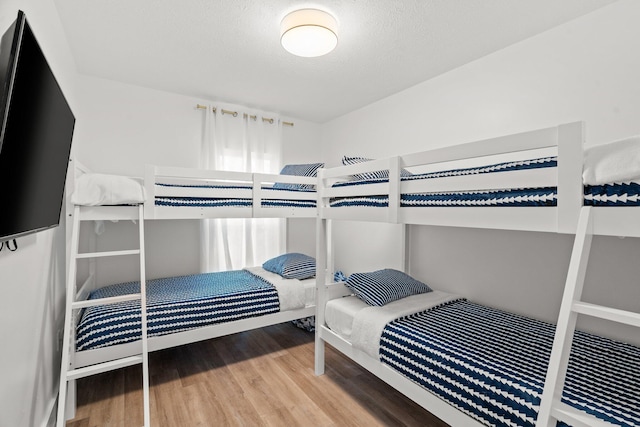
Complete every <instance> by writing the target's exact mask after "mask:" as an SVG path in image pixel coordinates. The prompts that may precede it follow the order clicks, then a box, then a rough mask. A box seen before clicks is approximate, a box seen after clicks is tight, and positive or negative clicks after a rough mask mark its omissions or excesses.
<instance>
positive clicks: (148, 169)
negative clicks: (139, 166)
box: [144, 165, 156, 219]
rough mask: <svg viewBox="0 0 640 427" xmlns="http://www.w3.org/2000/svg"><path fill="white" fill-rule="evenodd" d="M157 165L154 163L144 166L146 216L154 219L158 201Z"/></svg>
mask: <svg viewBox="0 0 640 427" xmlns="http://www.w3.org/2000/svg"><path fill="white" fill-rule="evenodd" d="M155 175H156V167H155V166H154V165H145V166H144V193H145V198H144V217H145V218H147V219H152V218H153V217H154V216H155V214H154V207H155V201H156V183H155V180H156V177H155Z"/></svg>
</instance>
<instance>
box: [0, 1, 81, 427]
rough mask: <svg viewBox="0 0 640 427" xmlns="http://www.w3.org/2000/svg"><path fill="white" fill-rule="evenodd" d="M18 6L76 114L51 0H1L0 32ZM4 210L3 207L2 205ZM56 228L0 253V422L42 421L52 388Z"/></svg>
mask: <svg viewBox="0 0 640 427" xmlns="http://www.w3.org/2000/svg"><path fill="white" fill-rule="evenodd" d="M18 9H21V10H23V11H24V12H25V13H26V15H27V19H28V21H29V24H30V25H31V27H32V29H33V32H34V33H35V36H36V38H37V39H38V42H39V44H40V46H41V47H42V49H43V51H44V53H45V55H46V57H47V60H48V62H49V65H50V66H51V68H52V70H53V72H54V74H55V75H56V78H57V80H58V83H59V84H60V86H61V87H62V90H63V92H64V94H65V96H66V98H67V101H68V102H69V104H70V105H71V108H72V110H73V111H74V114H75V116H76V120H80V111H79V109H78V103H77V100H76V91H75V79H76V72H75V63H74V61H73V58H72V56H71V53H70V51H69V48H68V44H67V41H66V38H65V36H64V33H63V31H62V28H61V24H60V21H59V19H58V13H57V10H56V9H55V6H54V4H53V1H51V0H39V1H29V2H26V1H20V0H3V1H2V2H0V33H4V31H5V30H6V29H7V28H8V27H9V26H10V25H11V23H12V22H13V20H14V19H15V18H16V16H17V12H18ZM4 208H10V207H4ZM64 236H65V229H64V221H62V226H60V227H58V228H56V229H53V230H48V231H43V232H40V233H37V234H35V235H30V236H27V237H23V238H20V239H18V246H19V249H18V250H17V251H16V252H8V251H7V250H6V249H5V250H3V251H2V252H1V253H0V283H2V285H3V286H2V298H0V341H1V342H2V351H1V352H0V378H2V381H1V382H0V425H2V426H25V427H32V426H44V425H46V424H47V422H49V421H52V419H50V416H51V414H52V410H53V408H54V404H55V400H56V397H57V393H58V383H57V382H58V376H59V372H60V348H59V342H58V337H59V331H60V330H61V329H62V322H63V313H64V282H65V264H66V263H65V243H64V238H65V237H64Z"/></svg>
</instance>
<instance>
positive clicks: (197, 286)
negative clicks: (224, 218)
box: [76, 270, 280, 351]
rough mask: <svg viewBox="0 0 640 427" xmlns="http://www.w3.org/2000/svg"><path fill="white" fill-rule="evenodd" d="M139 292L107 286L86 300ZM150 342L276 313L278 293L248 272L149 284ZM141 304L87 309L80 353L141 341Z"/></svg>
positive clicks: (135, 285)
mask: <svg viewBox="0 0 640 427" xmlns="http://www.w3.org/2000/svg"><path fill="white" fill-rule="evenodd" d="M138 292H140V283H139V282H128V283H121V284H117V285H111V286H106V287H104V288H100V289H97V290H95V291H93V292H92V293H91V295H90V296H89V299H95V298H106V297H113V296H118V295H126V294H131V293H138ZM147 302H148V304H147V307H148V308H147V316H148V336H149V337H155V336H160V335H165V334H169V333H174V332H180V331H186V330H189V329H194V328H198V327H202V326H207V325H213V324H217V323H224V322H229V321H233V320H239V319H245V318H249V317H256V316H262V315H265V314H270V313H276V312H278V311H280V302H279V299H278V292H277V291H276V288H275V287H274V286H273V285H272V284H271V283H269V282H267V281H266V280H265V279H263V278H261V277H258V276H256V275H254V274H252V273H250V272H248V271H246V270H235V271H224V272H218V273H205V274H194V275H188V276H178V277H168V278H163V279H155V280H150V281H148V282H147ZM141 330H142V329H141V314H140V301H125V302H120V303H117V304H110V305H102V306H96V307H89V308H86V309H85V310H84V311H83V313H82V315H81V319H80V322H79V324H78V327H77V334H76V348H77V350H78V351H82V350H88V349H95V348H100V347H107V346H110V345H114V344H123V343H127V342H131V341H136V340H139V339H140V336H141Z"/></svg>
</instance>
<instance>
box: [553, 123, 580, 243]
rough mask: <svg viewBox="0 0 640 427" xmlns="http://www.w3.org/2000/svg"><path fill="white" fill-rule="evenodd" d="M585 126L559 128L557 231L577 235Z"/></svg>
mask: <svg viewBox="0 0 640 427" xmlns="http://www.w3.org/2000/svg"><path fill="white" fill-rule="evenodd" d="M583 145H584V123H583V122H574V123H567V124H564V125H560V126H558V168H557V169H558V232H559V233H568V234H574V233H575V232H576V226H577V224H578V218H579V216H580V209H581V208H582V204H583V202H582V200H583V188H582V163H583Z"/></svg>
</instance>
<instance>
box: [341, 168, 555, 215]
mask: <svg viewBox="0 0 640 427" xmlns="http://www.w3.org/2000/svg"><path fill="white" fill-rule="evenodd" d="M557 165H558V161H557V158H556V157H544V158H539V159H531V160H521V161H514V162H504V163H497V164H493V165H488V166H481V167H475V168H464V169H452V170H447V171H438V172H429V173H423V174H414V175H409V176H402V177H401V178H400V179H401V181H413V180H418V179H433V178H443V177H450V176H464V175H480V174H486V173H499V172H507V171H514V170H523V169H539V168H550V167H557ZM383 182H388V179H386V178H378V179H368V180H359V181H347V182H340V183H336V184H334V187H344V186H352V185H362V184H375V183H383ZM388 205H389V200H388V197H386V196H383V195H380V196H362V197H340V198H333V199H331V201H330V206H331V207H343V206H373V207H387V206H388ZM556 205H557V189H556V188H555V187H544V188H525V189H511V190H498V191H465V192H449V193H418V194H402V195H401V197H400V206H401V207H418V206H428V207H432V206H433V207H435V206H470V207H478V206H556Z"/></svg>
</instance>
